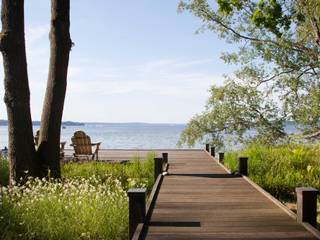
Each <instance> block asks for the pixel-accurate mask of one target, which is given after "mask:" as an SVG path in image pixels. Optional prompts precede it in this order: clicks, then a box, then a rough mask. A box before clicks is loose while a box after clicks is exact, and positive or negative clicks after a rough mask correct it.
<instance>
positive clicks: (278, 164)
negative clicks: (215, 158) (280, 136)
mask: <svg viewBox="0 0 320 240" xmlns="http://www.w3.org/2000/svg"><path fill="white" fill-rule="evenodd" d="M240 156H246V157H248V158H249V160H248V166H249V167H248V172H249V177H250V178H251V179H252V180H253V181H254V182H256V183H257V184H258V185H260V186H261V187H262V188H264V189H265V190H267V191H268V192H270V193H271V194H272V195H273V196H275V197H276V198H278V199H280V200H281V201H290V202H293V201H295V188H296V187H301V186H304V187H314V188H317V189H320V177H319V176H320V157H319V156H320V145H318V144H312V145H311V144H310V145H307V144H306V145H303V144H299V145H297V144H285V145H279V146H263V145H257V144H256V145H250V146H248V147H246V148H245V149H243V150H241V151H238V152H229V153H227V154H226V156H225V165H226V166H227V167H228V168H229V169H231V170H232V171H234V170H236V169H237V163H238V162H237V159H238V157H240Z"/></svg>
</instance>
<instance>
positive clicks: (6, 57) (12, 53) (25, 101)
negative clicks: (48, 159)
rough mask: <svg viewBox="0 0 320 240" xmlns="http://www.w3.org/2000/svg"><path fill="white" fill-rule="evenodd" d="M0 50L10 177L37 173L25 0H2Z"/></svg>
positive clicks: (18, 177) (11, 178)
mask: <svg viewBox="0 0 320 240" xmlns="http://www.w3.org/2000/svg"><path fill="white" fill-rule="evenodd" d="M1 22H2V32H1V36H0V50H1V52H2V55H3V66H4V86H5V96H4V102H5V104H6V108H7V115H8V116H7V117H8V131H9V134H8V136H9V142H8V149H9V152H8V158H9V162H10V180H15V181H19V180H20V178H21V177H25V176H26V175H27V174H26V171H28V175H35V174H36V158H35V157H36V156H35V146H34V142H33V132H32V121H31V113H30V91H29V83H28V73H27V59H26V50H25V37H24V1H23V0H2V7H1Z"/></svg>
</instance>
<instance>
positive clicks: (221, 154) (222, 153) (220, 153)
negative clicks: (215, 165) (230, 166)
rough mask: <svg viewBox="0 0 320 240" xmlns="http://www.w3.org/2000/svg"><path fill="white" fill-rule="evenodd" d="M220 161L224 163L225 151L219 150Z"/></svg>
mask: <svg viewBox="0 0 320 240" xmlns="http://www.w3.org/2000/svg"><path fill="white" fill-rule="evenodd" d="M219 163H222V164H223V163H224V152H219Z"/></svg>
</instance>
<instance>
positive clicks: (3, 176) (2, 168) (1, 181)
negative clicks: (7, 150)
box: [0, 157, 9, 186]
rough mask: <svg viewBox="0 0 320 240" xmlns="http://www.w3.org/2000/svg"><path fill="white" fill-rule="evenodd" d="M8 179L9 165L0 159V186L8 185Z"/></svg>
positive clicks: (5, 160)
mask: <svg viewBox="0 0 320 240" xmlns="http://www.w3.org/2000/svg"><path fill="white" fill-rule="evenodd" d="M8 179H9V164H8V161H7V159H6V158H4V157H0V185H2V186H5V185H7V184H8Z"/></svg>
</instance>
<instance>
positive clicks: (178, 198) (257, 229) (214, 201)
mask: <svg viewBox="0 0 320 240" xmlns="http://www.w3.org/2000/svg"><path fill="white" fill-rule="evenodd" d="M152 152H153V153H155V154H156V156H158V157H161V156H162V153H163V152H167V153H168V155H169V165H170V168H169V170H168V175H166V176H164V177H163V180H162V184H161V188H160V190H159V194H158V197H157V200H156V202H155V204H154V209H153V211H152V215H151V217H150V221H149V223H148V224H146V225H145V227H143V226H141V225H140V226H139V229H140V230H142V228H143V229H147V232H146V239H148V240H149V239H154V240H161V239H166V240H167V239H169V240H170V239H175V240H179V239H224V240H225V239H320V234H319V231H317V230H315V229H314V228H312V226H309V225H308V224H298V223H297V222H296V220H295V217H296V216H295V214H294V213H292V212H291V211H290V210H288V209H287V208H286V207H285V206H283V204H281V203H280V202H279V201H278V200H276V199H274V198H273V197H272V196H271V195H270V194H268V193H267V192H265V191H263V190H262V189H261V188H260V187H259V186H257V185H256V184H255V183H253V182H252V181H251V180H250V179H248V178H246V177H236V176H232V175H231V174H230V172H229V171H228V170H227V169H226V168H225V167H224V166H223V165H221V164H220V163H219V162H218V160H217V159H214V158H213V157H212V156H211V155H210V153H208V152H206V151H204V150H174V149H130V150H129V149H121V150H113V149H109V150H101V151H100V152H99V158H100V160H101V161H115V162H117V161H123V160H132V159H133V158H134V157H137V156H138V157H141V158H144V157H145V156H146V155H147V154H148V153H152ZM66 155H69V156H70V155H72V150H66ZM139 235H140V234H139ZM136 239H139V236H136Z"/></svg>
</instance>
